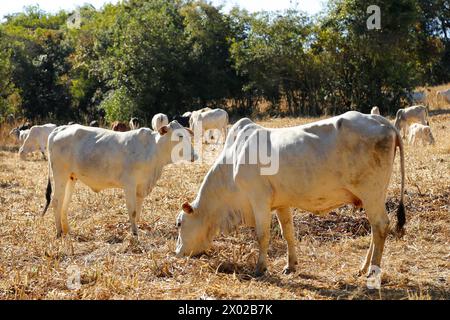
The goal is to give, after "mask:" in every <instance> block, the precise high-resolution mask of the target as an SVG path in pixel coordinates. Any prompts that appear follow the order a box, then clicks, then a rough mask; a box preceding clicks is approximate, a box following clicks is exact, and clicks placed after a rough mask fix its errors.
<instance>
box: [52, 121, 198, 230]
mask: <svg viewBox="0 0 450 320" xmlns="http://www.w3.org/2000/svg"><path fill="white" fill-rule="evenodd" d="M191 134H192V132H190V130H188V129H186V128H184V127H182V126H181V125H180V124H179V123H178V122H176V121H172V122H171V123H170V124H168V125H166V126H163V127H161V128H160V129H159V131H158V132H155V131H152V130H150V129H148V128H141V129H138V130H133V131H127V132H116V131H111V130H107V129H102V128H93V127H85V126H81V125H72V126H62V127H60V128H58V129H56V130H55V131H54V132H52V134H51V135H50V136H49V138H48V148H49V150H48V151H49V161H48V163H49V177H48V184H47V192H46V198H47V204H46V206H45V209H44V212H43V214H45V212H46V211H47V208H48V206H49V204H50V201H52V206H53V209H54V214H55V223H56V230H57V237H60V236H61V234H67V233H68V231H69V226H68V223H67V209H68V206H69V203H70V199H71V196H72V193H73V190H74V187H75V183H76V182H77V180H80V181H81V182H83V183H84V184H85V185H87V186H88V187H90V188H91V189H92V190H93V191H94V192H99V191H101V190H103V189H107V188H121V189H124V191H125V198H126V205H127V209H128V214H129V218H130V223H131V231H132V232H133V234H134V235H135V236H137V233H138V230H137V227H136V222H138V221H139V218H140V214H141V210H142V203H143V201H144V198H145V197H146V196H147V195H148V194H149V193H150V192H151V190H152V189H153V187H154V186H155V184H156V182H157V180H158V179H159V177H160V176H161V172H162V170H163V167H164V166H165V165H166V164H169V163H172V162H177V161H178V160H190V161H194V160H195V154H194V151H193V148H192V146H191ZM177 147H183V149H182V150H183V154H182V156H181V158H178V159H177V158H176V157H174V156H173V155H172V151H173V149H174V148H177ZM180 150H181V148H180V149H179V150H178V151H180ZM178 154H179V152H178V153H176V155H178ZM51 173H53V180H54V186H55V192H54V195H53V200H52V199H51V193H52V185H51V181H50V176H51Z"/></svg>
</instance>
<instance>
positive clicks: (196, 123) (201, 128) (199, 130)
mask: <svg viewBox="0 0 450 320" xmlns="http://www.w3.org/2000/svg"><path fill="white" fill-rule="evenodd" d="M189 123H190V128H191V130H193V131H194V134H196V135H199V136H200V137H203V136H204V133H205V132H206V131H208V132H209V134H210V136H209V137H208V138H209V140H213V139H214V137H213V135H212V131H211V130H219V131H220V134H221V135H222V137H223V140H224V141H225V137H226V135H227V126H228V113H227V112H226V111H225V110H223V109H211V110H207V111H203V112H193V113H192V115H191V118H190V120H189ZM218 138H220V137H218ZM219 140H220V139H217V141H219Z"/></svg>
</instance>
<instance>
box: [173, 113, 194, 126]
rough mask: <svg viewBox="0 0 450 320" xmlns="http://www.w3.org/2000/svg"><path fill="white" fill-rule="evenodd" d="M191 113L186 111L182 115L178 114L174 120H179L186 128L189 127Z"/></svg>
mask: <svg viewBox="0 0 450 320" xmlns="http://www.w3.org/2000/svg"><path fill="white" fill-rule="evenodd" d="M185 114H189V115H187V116H185ZM190 114H191V113H190V112H185V113H184V114H183V115H181V116H179V115H177V116H175V117H173V119H172V120H174V121H178V123H179V124H181V125H182V126H183V127H185V128H189V119H191V116H190Z"/></svg>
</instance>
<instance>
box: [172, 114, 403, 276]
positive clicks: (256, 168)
mask: <svg viewBox="0 0 450 320" xmlns="http://www.w3.org/2000/svg"><path fill="white" fill-rule="evenodd" d="M255 146H256V147H257V149H253V148H254V147H255ZM264 147H267V148H270V150H272V151H273V152H274V151H275V150H277V152H278V156H277V157H275V160H274V161H277V164H278V171H276V172H272V173H271V174H270V175H265V174H263V172H264V171H263V170H264V169H265V168H267V166H268V164H267V163H266V162H265V161H263V160H261V159H259V160H258V161H256V162H253V163H251V162H250V163H249V161H248V157H249V156H250V157H251V156H252V155H253V154H252V152H253V153H254V152H257V151H261V148H264ZM397 147H399V149H400V168H401V192H400V204H399V208H398V211H397V231H398V232H399V233H400V234H401V233H402V232H403V226H404V224H405V221H406V220H405V208H404V204H403V194H404V183H405V166H404V151H403V143H402V139H401V137H400V134H399V133H398V131H397V130H396V129H395V128H394V126H393V125H392V124H391V123H390V122H389V121H388V120H387V119H385V118H383V117H373V116H370V115H364V114H361V113H359V112H355V111H352V112H347V113H345V114H343V115H340V116H338V117H334V118H331V119H326V120H322V121H318V122H313V123H310V124H306V125H302V126H297V127H292V128H281V129H268V128H263V127H261V126H259V125H256V124H254V123H253V122H252V121H251V120H249V119H242V120H240V121H238V122H237V123H236V124H235V125H234V126H233V127H232V128H231V129H230V132H229V134H228V137H227V140H226V142H225V146H224V149H223V151H222V153H221V154H220V155H219V157H218V158H217V160H216V162H215V163H214V164H213V166H212V167H211V169H210V170H209V172H208V173H207V174H206V176H205V178H204V180H203V182H202V184H201V186H200V190H199V192H198V194H197V197H196V198H195V200H194V201H193V202H191V203H187V202H186V203H184V204H183V206H182V211H181V212H180V213H179V215H178V217H177V226H178V228H179V234H178V240H177V245H176V253H177V255H179V256H183V255H185V256H189V255H192V256H194V255H198V254H200V253H202V252H204V251H205V250H207V249H208V248H209V247H210V245H211V243H212V240H213V239H214V237H215V236H217V235H218V234H220V233H225V234H226V233H228V232H230V231H232V230H234V229H235V228H236V227H237V226H238V225H239V224H246V225H249V226H254V227H255V228H256V235H257V239H258V242H259V257H258V262H257V266H256V274H257V275H260V274H262V273H263V272H264V271H265V270H266V266H267V262H266V256H267V252H268V247H269V238H270V225H271V212H272V210H276V214H277V216H278V221H279V223H280V226H281V230H282V235H283V237H284V238H285V240H286V242H287V251H288V259H287V260H288V263H287V266H286V268H285V271H286V272H292V271H294V270H295V265H296V262H297V255H296V250H295V233H294V226H293V218H292V214H291V212H290V210H289V208H290V207H297V208H300V209H302V210H305V211H309V212H313V213H317V214H322V213H327V212H330V211H331V210H333V209H335V208H338V207H341V206H343V205H346V204H353V205H354V206H356V207H364V208H365V209H366V214H367V216H368V219H369V222H370V224H371V227H372V241H371V245H370V248H369V250H368V254H367V257H366V259H365V261H364V263H363V265H362V267H361V270H360V271H361V272H363V273H365V272H367V271H368V270H369V275H371V274H372V272H373V271H374V270H376V267H380V263H381V256H382V252H383V247H384V242H385V239H386V236H387V234H388V229H389V218H388V215H387V213H386V207H385V200H386V193H387V189H388V185H389V180H390V177H391V174H392V170H393V163H394V158H395V152H396V148H397ZM266 150H267V149H266ZM336 164H339V165H336ZM369 267H370V269H369Z"/></svg>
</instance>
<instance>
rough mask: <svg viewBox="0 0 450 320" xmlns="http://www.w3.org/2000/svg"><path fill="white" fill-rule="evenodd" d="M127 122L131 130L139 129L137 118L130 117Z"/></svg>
mask: <svg viewBox="0 0 450 320" xmlns="http://www.w3.org/2000/svg"><path fill="white" fill-rule="evenodd" d="M128 124H129V125H130V129H131V130H136V129H139V127H140V126H141V125H140V121H139V119H138V118H131V119H130V122H129V123H128Z"/></svg>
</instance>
